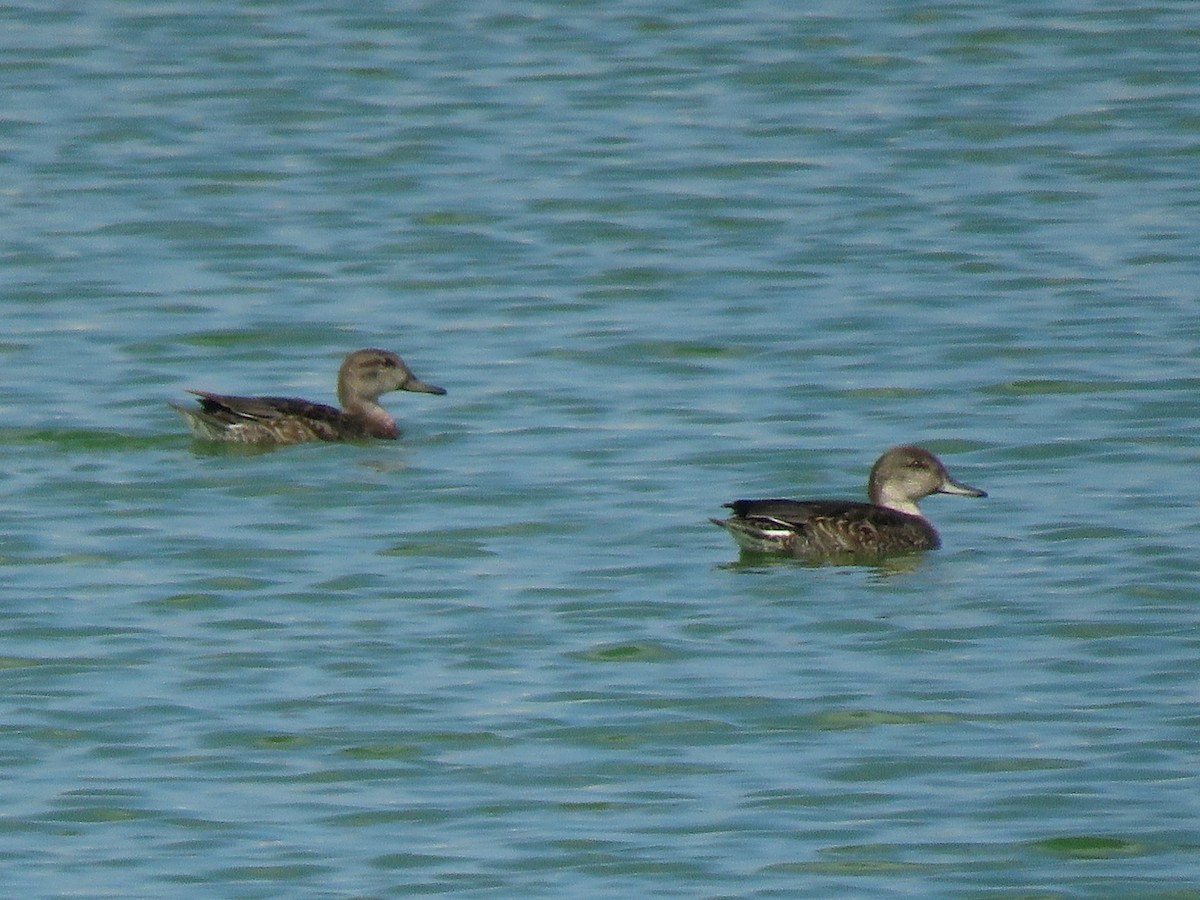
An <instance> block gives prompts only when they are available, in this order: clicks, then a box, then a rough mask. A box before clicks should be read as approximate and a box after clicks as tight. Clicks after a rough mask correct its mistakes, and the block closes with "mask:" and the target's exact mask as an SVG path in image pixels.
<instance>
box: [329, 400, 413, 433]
mask: <svg viewBox="0 0 1200 900" xmlns="http://www.w3.org/2000/svg"><path fill="white" fill-rule="evenodd" d="M342 412H344V413H345V414H346V415H348V416H353V417H354V418H356V419H361V420H362V421H363V422H364V423H366V430H367V431H368V432H369V433H370V434H372V435H374V436H375V437H386V438H394V437H396V435H397V434H399V429H397V428H396V420H395V419H393V418H392V417H391V415H389V414H388V411H387V410H386V409H384V408H383V407H382V406H380V405H379V404H378V403H376V402H375V401H374V400H364V399H362V398H357V399H354V400H352V401H351V402H349V403H343V404H342Z"/></svg>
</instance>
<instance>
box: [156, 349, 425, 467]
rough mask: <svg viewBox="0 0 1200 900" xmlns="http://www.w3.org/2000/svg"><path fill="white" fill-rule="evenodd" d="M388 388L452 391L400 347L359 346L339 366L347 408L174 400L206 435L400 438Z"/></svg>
mask: <svg viewBox="0 0 1200 900" xmlns="http://www.w3.org/2000/svg"><path fill="white" fill-rule="evenodd" d="M388 391H418V392H421V393H426V394H444V393H446V392H445V390H443V389H442V388H440V387H437V386H435V385H431V384H426V383H425V382H423V381H421V380H420V379H419V378H417V377H416V376H415V375H413V373H412V372H411V371H409V368H408V366H406V365H405V364H404V360H402V359H401V358H400V357H399V356H397V355H396V354H395V353H392V352H390V351H387V350H377V349H374V348H368V349H366V350H355V351H354V352H353V353H351V354H350V355H349V356H347V357H346V359H345V360H344V361H343V362H342V365H341V368H340V369H339V370H338V391H337V392H338V402H339V403H340V404H341V407H342V408H341V409H337V408H336V407H333V406H326V405H325V404H323V403H312V402H310V401H308V400H301V399H298V398H295V397H237V396H231V395H226V394H213V393H210V392H208V391H190V392H189V393H192V394H195V395H196V396H197V397H199V398H200V408H199V409H193V408H188V407H184V406H179V405H177V404H175V403H172V404H171V406H172V407H174V408H175V409H176V410H178V411H179V414H180V415H182V416H183V419H184V421H185V422H187V424H188V427H189V428H190V429H191V431H192V434H194V435H195V436H196V437H197V438H200V439H202V440H210V441H232V442H236V443H244V444H298V443H302V442H304V441H352V440H359V439H362V438H385V439H395V438H396V437H398V436H399V430H398V429H397V428H396V422H395V420H394V419H393V418H392V417H391V416H390V415H389V414H388V413H387V411H386V410H385V409H384V408H383V407H382V406H380V405H379V403H378V402H377V401H378V400H379V395H380V394H383V393H386V392H388Z"/></svg>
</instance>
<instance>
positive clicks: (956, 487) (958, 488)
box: [938, 478, 987, 497]
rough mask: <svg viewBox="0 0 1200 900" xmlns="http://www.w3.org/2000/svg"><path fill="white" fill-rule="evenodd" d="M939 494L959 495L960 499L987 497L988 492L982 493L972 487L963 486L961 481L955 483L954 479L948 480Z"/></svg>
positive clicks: (939, 489)
mask: <svg viewBox="0 0 1200 900" xmlns="http://www.w3.org/2000/svg"><path fill="white" fill-rule="evenodd" d="M938 493H939V494H957V495H958V496H959V497H986V496H987V491H981V490H980V489H979V488H975V487H971V486H970V485H969V484H963V483H962V482H961V481H955V480H954V479H953V478H947V479H946V481H945V483H943V484H942V486H941V487H940V488H938Z"/></svg>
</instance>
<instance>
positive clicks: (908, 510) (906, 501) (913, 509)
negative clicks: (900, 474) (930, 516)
mask: <svg viewBox="0 0 1200 900" xmlns="http://www.w3.org/2000/svg"><path fill="white" fill-rule="evenodd" d="M871 502H872V503H874V504H875V505H876V506H884V507H887V508H888V509H894V510H895V511H896V512H900V513H904V514H905V515H906V516H916V517H917V518H918V519H923V518H925V516H923V515H922V514H921V510H919V509H917V501H916V500H913V499H912V498H911V497H906V496H904V495H903V494H896V493H894V492H892V491H889V490H888V489H887V487H886V486H878V485H872V486H871Z"/></svg>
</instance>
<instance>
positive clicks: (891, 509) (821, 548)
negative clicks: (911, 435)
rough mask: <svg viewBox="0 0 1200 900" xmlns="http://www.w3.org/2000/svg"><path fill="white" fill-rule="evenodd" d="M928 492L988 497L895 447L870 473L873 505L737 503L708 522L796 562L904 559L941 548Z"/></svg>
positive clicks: (909, 449)
mask: <svg viewBox="0 0 1200 900" xmlns="http://www.w3.org/2000/svg"><path fill="white" fill-rule="evenodd" d="M930 494H958V495H959V496H962V497H986V496H987V494H986V493H984V492H983V491H981V490H979V489H978V488H973V487H971V486H970V485H967V484H963V483H962V482H961V481H955V480H954V479H953V478H951V477H950V474H949V473H948V472H947V471H946V467H945V466H943V465H942V463H941V461H940V460H939V459H938V458H937V457H936V456H934V455H933V454H932V453H930V452H929V451H928V450H925V449H924V448H922V447H913V446H908V445H905V446H900V447H892V448H891V449H890V450H888V451H887V452H885V453H884V454H883V455H882V456H881V457H879V459H878V460H877V461H876V462H875V465H874V466H872V467H871V477H870V479H869V480H868V482H867V497H868V498H869V500H870V502H869V503H856V502H854V501H851V500H735V501H733V502H732V503H726V504H725V505H726V506H727V507H729V508H730V509H732V510H733V515H732V516H730V517H729V518H728V519H710V520H709V521H711V522H712V523H713V524H714V525H720V526H721V527H722V528H724V529H725V530H726V531H728V532H729V533H730V535H731V536H732V537H733V539H734V540H735V541H736V542H737V544H738V546H739V547H741V548H742V549H743V550H748V551H751V552H756V553H764V552H782V553H790V554H793V555H795V556H804V557H826V556H833V555H837V554H869V555H880V554H886V553H901V552H904V551H909V550H936V549H937V548H938V547H940V546H941V543H942V542H941V538H940V537H938V533H937V530H936V529H935V528H934V527H933V526H932V525H931V524H929V521H928V520H927V519H926V518H925V517H924V516H923V515H922V514H921V511H920V510H919V509H917V501H918V500H920V499H921V498H922V497H927V496H929V495H930Z"/></svg>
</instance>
